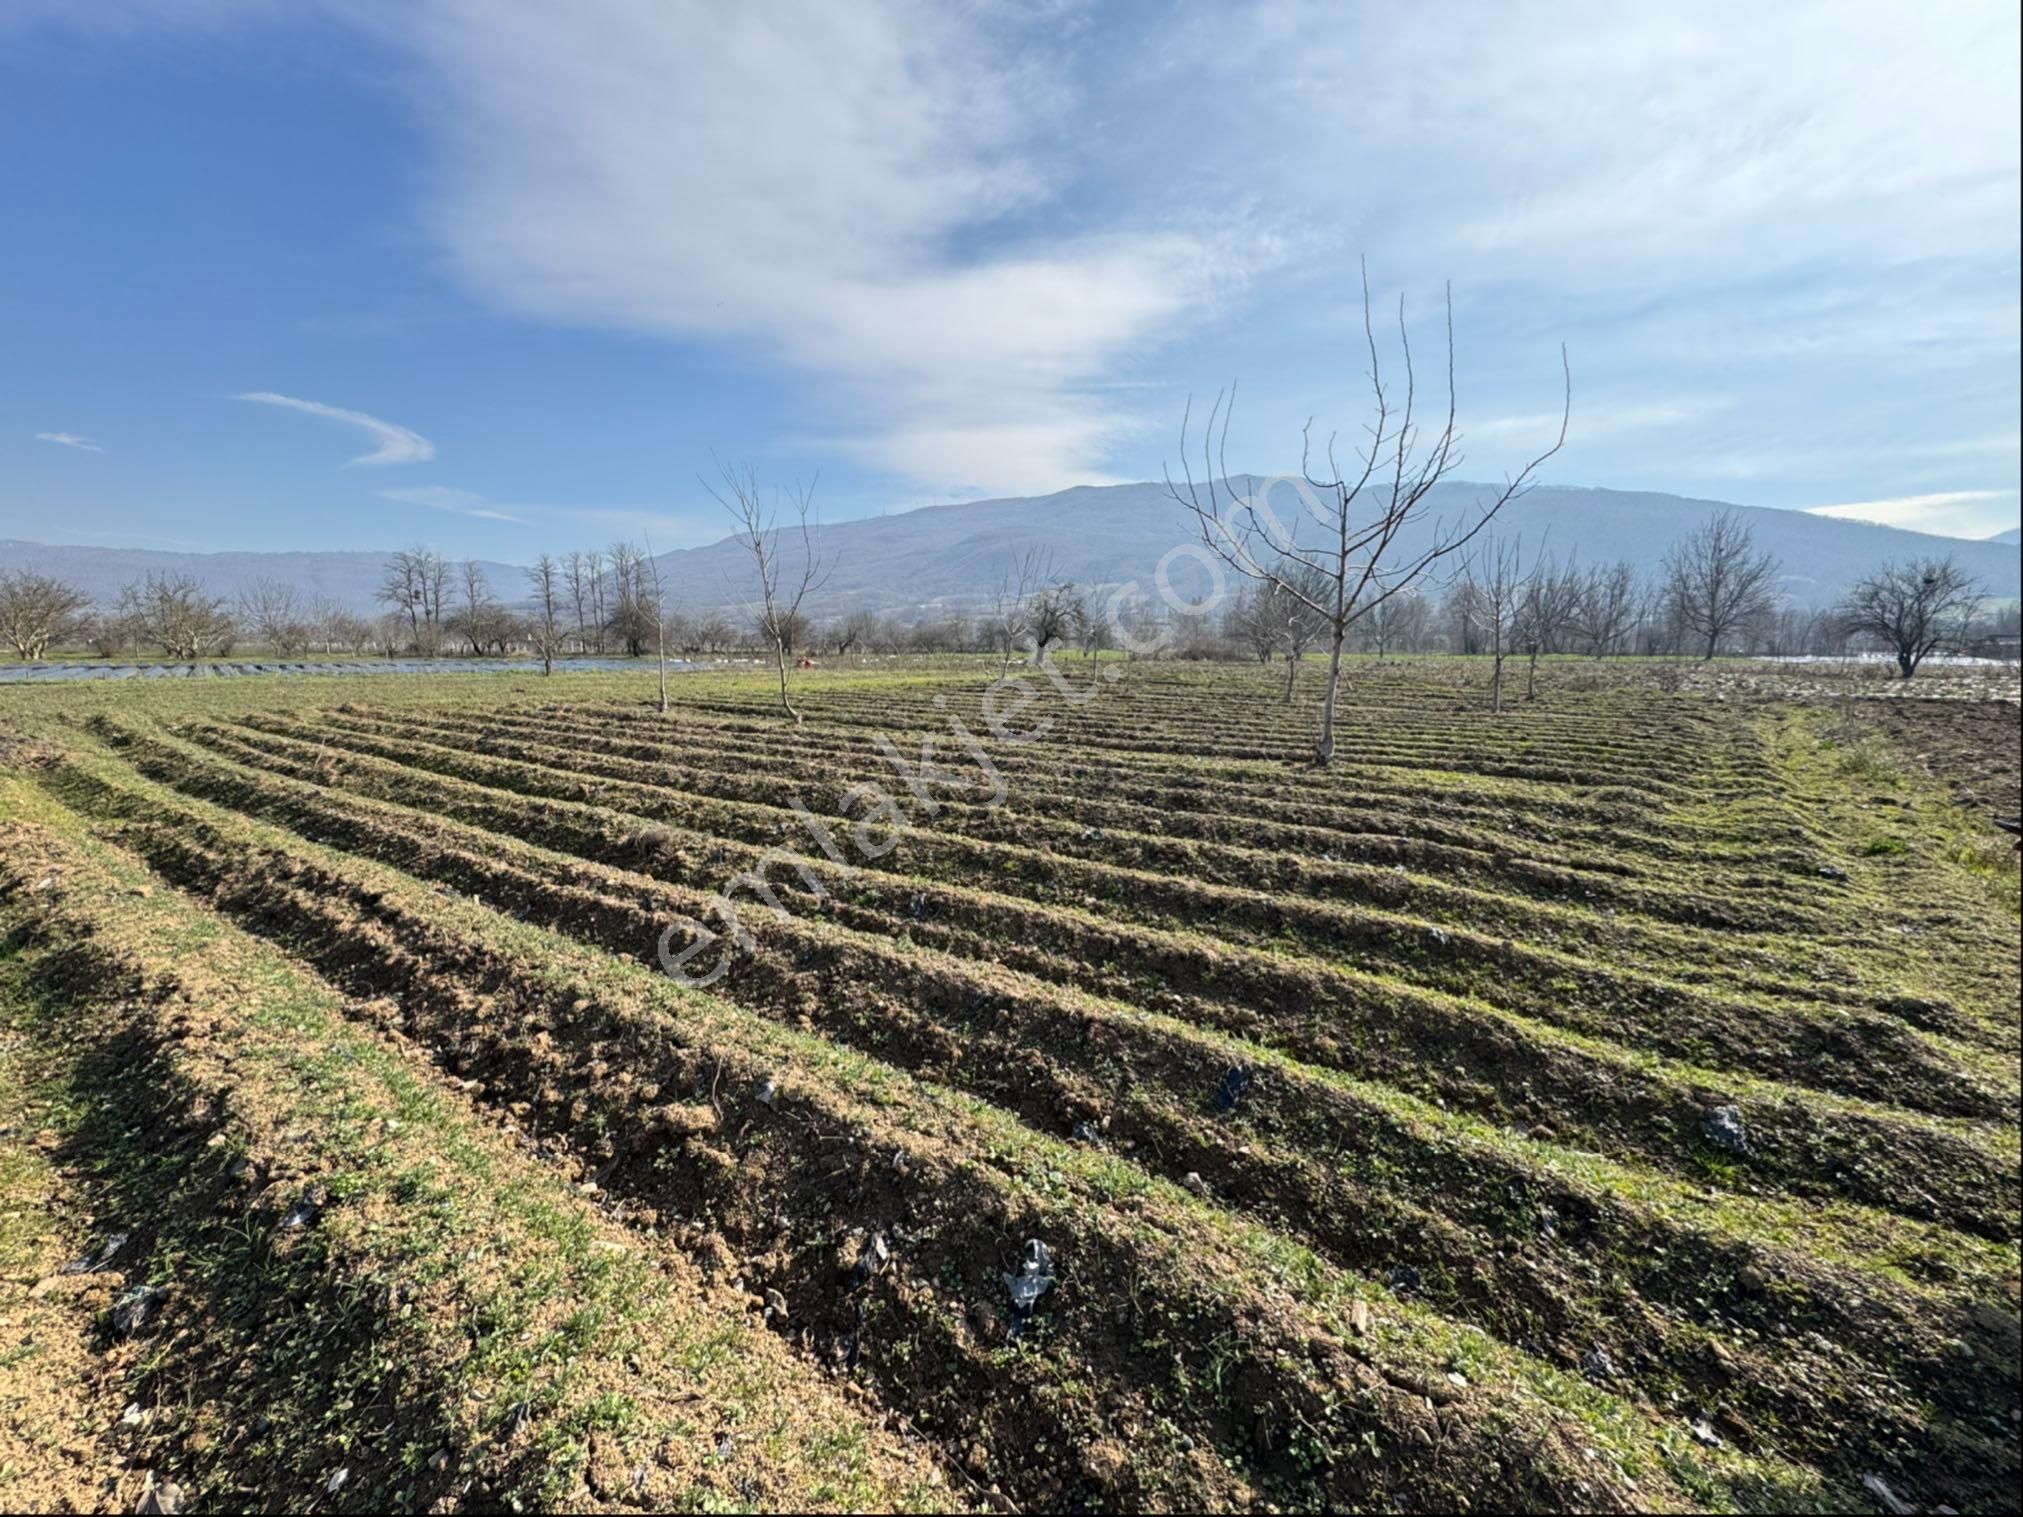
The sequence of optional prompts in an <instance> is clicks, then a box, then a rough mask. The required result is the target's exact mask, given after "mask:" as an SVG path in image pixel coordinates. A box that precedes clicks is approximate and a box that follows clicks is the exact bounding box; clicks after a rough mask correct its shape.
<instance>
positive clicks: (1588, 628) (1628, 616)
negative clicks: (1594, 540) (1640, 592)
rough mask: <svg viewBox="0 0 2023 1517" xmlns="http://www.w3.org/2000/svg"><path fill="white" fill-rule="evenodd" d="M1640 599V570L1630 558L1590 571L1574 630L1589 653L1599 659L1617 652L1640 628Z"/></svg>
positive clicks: (1599, 566)
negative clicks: (1624, 641) (1638, 585)
mask: <svg viewBox="0 0 2023 1517" xmlns="http://www.w3.org/2000/svg"><path fill="white" fill-rule="evenodd" d="M1637 600H1638V596H1637V570H1636V566H1635V565H1634V564H1632V563H1630V561H1629V560H1628V559H1620V560H1618V561H1617V562H1615V563H1613V564H1597V565H1595V566H1594V568H1592V569H1590V570H1588V572H1587V574H1586V576H1585V577H1584V578H1583V579H1582V580H1581V584H1580V596H1579V599H1578V601H1577V603H1576V605H1575V608H1574V630H1575V631H1577V632H1578V633H1579V635H1580V637H1581V639H1582V641H1583V642H1585V643H1586V644H1587V650H1588V652H1590V653H1592V654H1593V655H1594V656H1595V657H1596V658H1602V657H1604V656H1605V655H1607V654H1610V653H1613V652H1615V650H1616V648H1617V647H1618V646H1619V645H1620V644H1621V643H1622V641H1623V639H1624V638H1626V637H1628V636H1629V634H1630V633H1631V632H1633V631H1634V630H1635V629H1636V625H1637V617H1638V615H1639V612H1640V609H1641V608H1640V607H1639V606H1638V604H1637Z"/></svg>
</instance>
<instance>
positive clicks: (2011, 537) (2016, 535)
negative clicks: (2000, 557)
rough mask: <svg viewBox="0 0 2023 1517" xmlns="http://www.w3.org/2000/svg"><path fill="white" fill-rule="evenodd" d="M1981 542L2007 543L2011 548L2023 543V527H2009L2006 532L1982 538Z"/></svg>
mask: <svg viewBox="0 0 2023 1517" xmlns="http://www.w3.org/2000/svg"><path fill="white" fill-rule="evenodd" d="M1981 540H1982V541H1983V542H1989V543H2009V544H2011V545H2012V546H2013V545H2015V544H2019V543H2023V527H2011V528H2010V529H2009V530H2008V531H2006V532H1997V533H1996V534H1995V535H1994V536H1992V537H1984V538H1982V539H1981Z"/></svg>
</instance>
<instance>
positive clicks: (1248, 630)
mask: <svg viewBox="0 0 2023 1517" xmlns="http://www.w3.org/2000/svg"><path fill="white" fill-rule="evenodd" d="M1269 594H1270V587H1269V586H1268V585H1263V584H1254V583H1253V584H1248V585H1245V586H1244V587H1243V588H1242V589H1240V590H1238V591H1237V592H1236V594H1235V595H1233V596H1231V597H1230V600H1229V606H1228V608H1227V609H1226V610H1225V611H1224V612H1223V613H1222V635H1223V636H1224V637H1226V638H1228V639H1229V640H1230V641H1231V642H1233V643H1235V644H1236V645H1237V646H1238V647H1240V648H1246V649H1248V650H1249V651H1250V652H1251V653H1252V654H1254V655H1256V658H1257V661H1258V662H1259V663H1260V664H1268V663H1270V662H1271V656H1272V655H1273V654H1274V653H1276V652H1278V644H1279V627H1278V624H1277V622H1276V620H1275V619H1274V618H1273V616H1272V615H1271V607H1270V602H1269Z"/></svg>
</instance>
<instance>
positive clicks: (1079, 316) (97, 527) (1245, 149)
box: [0, 0, 2019, 560]
mask: <svg viewBox="0 0 2023 1517" xmlns="http://www.w3.org/2000/svg"><path fill="white" fill-rule="evenodd" d="M1464 14H1465V15H1466V16H1467V19H1466V21H1465V22H1464V21H1460V20H1457V17H1459V16H1461V15H1464ZM2017 55H2018V36H2017V14H2016V8H2015V6H2014V5H2013V4H2012V3H1985V4H1982V3H1966V0H1960V3H1953V4H1947V5H1942V6H1931V7H1907V6H1903V5H1900V4H1897V3H1894V0H1890V3H1869V0H1825V3H1816V4H1815V3H1806V0H1790V3H1783V4H1779V5H1777V6H1763V5H1761V4H1747V5H1744V4H1724V3H1707V4H1696V5H1693V6H1679V7H1659V6H1623V5H1619V4H1614V3H1606V4H1600V3H1565V0H1556V3H1533V0H1509V3H1499V4H1495V5H1483V6H1480V7H1467V8H1462V7H1450V6H1424V7H1403V6H1363V7H1353V8H1352V7H1346V6H1342V5H1339V4H1324V5H1311V6H1309V5H1301V4H1293V3H1281V0H1262V3H1259V4H1255V5H1236V6H1228V7H1204V6H1183V5H1177V4H1176V5H1172V6H1158V5H1152V4H1142V5H1135V6H1124V7H1111V8H1107V9H1099V8H1097V7H1095V6H1093V5H1078V4H1071V3H1039V4H1032V5H1009V4H997V3H990V0H984V3H978V4H972V5H968V6H962V7H955V6H947V5H925V4H921V5H914V4H895V3H886V0H856V3H853V4H851V5H848V6H842V5H834V4H820V5H803V6H796V5H792V4H788V3H784V0H782V3H777V4H768V5H765V6H759V7H752V6H729V5H725V6H701V5H682V4H676V3H670V0H577V3H575V4H571V5H566V6H561V5H554V4H550V3H546V0H407V3H401V4H380V3H375V0H328V3H323V0H293V3H281V0H272V3H262V0H154V3H148V4H142V3H138V0H94V3H93V4H91V5H89V6H77V5H74V4H57V3H44V0H0V121H4V131H0V227H4V229H5V230H4V235H0V292H4V293H0V536H15V537H28V538H34V539H39V540H42V541H51V542H75V543H104V544H108V545H111V544H119V545H126V546H137V547H191V548H212V549H223V548H261V549H283V548H381V547H386V546H390V545H393V544H396V543H403V542H412V541H426V542H431V543H434V544H436V545H438V546H441V547H443V548H445V549H446V550H448V551H450V552H452V553H456V554H475V555H483V556H487V557H495V558H500V559H507V560H525V559H527V558H528V557H530V556H532V555H533V554H534V553H537V552H540V551H543V550H546V549H562V548H567V547H570V546H577V545H586V544H596V543H600V542H604V541H608V540H609V539H611V538H613V537H617V536H621V535H629V536H632V537H634V538H637V537H638V536H639V535H640V534H641V533H642V532H650V533H651V534H652V539H653V542H654V545H655V546H656V547H657V548H659V547H671V546H680V545H684V544H690V543H695V542H701V541H708V540H712V539H714V538H716V537H718V536H721V535H722V532H723V530H724V527H723V522H722V519H721V517H720V515H719V514H718V513H717V511H716V508H715V507H714V506H713V505H712V504H711V503H710V502H709V500H708V499H707V497H706V496H705V495H704V494H703V492H702V490H701V488H700V487H699V486H698V485H697V483H696V475H697V473H698V471H706V470H708V469H709V467H710V455H711V453H712V450H714V451H715V452H716V453H719V454H722V455H725V456H727V457H735V458H744V459H750V460H751V461H752V462H754V463H755V464H756V465H757V466H758V468H759V469H760V471H761V473H762V474H763V475H765V476H768V477H772V478H776V479H781V480H786V479H790V478H793V477H795V476H802V477H805V476H808V475H811V474H814V473H816V472H818V471H819V473H820V476H821V486H820V490H819V492H818V499H819V500H820V501H821V502H822V503H823V505H824V510H825V513H826V514H827V515H828V516H830V517H832V518H841V517H847V516H856V515H864V514H870V513H875V512H880V511H891V510H902V509H906V508H908V507H911V506H915V505H921V504H926V503H929V502H934V501H943V500H955V499H965V498H974V497H979V496H986V495H1000V494H1024V493H1036V492H1040V491H1044V490H1051V489H1057V488H1062V487H1064V486H1067V485H1070V484H1075V483H1082V482H1091V481H1103V480H1118V479H1140V478H1154V477H1157V475H1158V473H1159V470H1160V467H1161V464H1162V461H1164V460H1167V459H1170V458H1172V457H1173V455H1174V453H1175V437H1176V433H1177V430H1178V426H1179V420H1180V415H1181V410H1182V406H1183V404H1184V403H1185V401H1186V399H1187V396H1188V395H1189V393H1190V392H1192V393H1195V394H1197V395H1202V396H1205V395H1207V394H1210V393H1212V392H1214V391H1215V390H1216V389H1217V388H1218V387H1220V386H1221V385H1223V384H1225V383H1227V382H1228V381H1229V380H1231V379H1236V380H1239V381H1240V382H1241V385H1242V400H1241V403H1240V405H1239V408H1238V411H1237V414H1236V424H1235V426H1234V428H1233V430H1232V432H1231V434H1230V461H1231V464H1232V467H1235V468H1240V469H1250V470H1257V471H1260V472H1270V471H1274V470H1277V469H1280V468H1284V467H1288V466H1290V465H1291V464H1293V463H1294V462H1296V460H1297V447H1298V432H1299V427H1300V424H1301V423H1302V422H1303V421H1304V420H1305V419H1306V417H1307V416H1308V415H1309V414H1318V415H1319V417H1320V418H1321V421H1322V424H1323V425H1325V424H1327V423H1328V422H1330V421H1335V422H1339V423H1341V424H1342V425H1344V426H1345V427H1353V426H1355V425H1356V424H1357V421H1358V419H1359V417H1360V415H1361V411H1360V409H1359V400H1360V396H1361V393H1362V391H1361V386H1362V383H1363V381H1362V371H1363V368H1364V362H1365V360H1364V356H1363V353H1362V350H1361V333H1360V319H1361V318H1360V307H1359V304H1358V299H1357V284H1356V274H1355V269H1356V261H1357V259H1358V257H1366V258H1367V259H1368V262H1369V267H1370V273H1371V280H1372V284H1373V286H1374V287H1375V288H1376V290H1377V291H1378V295H1379V299H1380V301H1381V302H1388V301H1390V300H1393V299H1395V298H1396V296H1397V295H1398V294H1399V293H1400V292H1402V293H1403V294H1404V295H1405V296H1406V298H1407V302H1408V313H1409V314H1411V315H1412V316H1413V317H1414V319H1415V321H1416V323H1417V326H1416V330H1417V332H1418V336H1419V341H1420V352H1421V355H1422V357H1423V356H1430V354H1431V350H1432V348H1433V347H1434V345H1435V344H1436V342H1437V335H1438V314H1439V299H1440V290H1441V285H1442V281H1443V280H1449V279H1451V281H1452V283H1453V287H1454V299H1455V317H1456V324H1457V336H1458V346H1459V363H1460V379H1461V419H1462V425H1463V428H1464V431H1465V432H1466V434H1467V438H1468V441H1467V444H1466V451H1467V454H1468V466H1467V467H1466V468H1465V469H1464V470H1463V471H1462V472H1463V473H1464V474H1465V475H1469V476H1473V477H1494V476H1496V475H1498V474H1500V473H1501V472H1502V471H1503V470H1504V469H1506V468H1509V467H1514V466H1516V465H1517V464H1518V463H1520V462H1521V461H1522V458H1523V456H1525V455H1527V454H1528V452H1531V451H1536V449H1537V446H1538V445H1539V444H1540V442H1541V441H1542V440H1543V439H1544V438H1545V437H1547V436H1548V435H1549V432H1550V428H1551V415H1550V413H1552V412H1553V411H1554V409H1555V407H1556V404H1557V399H1558V383H1559V372H1558V359H1557V350H1558V345H1559V344H1560V343H1561V342H1564V343H1565V344H1566V345H1567V347H1568V349H1569V351H1570V354H1571V359H1572V364H1573V370H1574V383H1575V400H1574V418H1573V429H1572V434H1571V439H1570V441H1569V444H1568V447H1567V449H1566V451H1565V452H1564V453H1563V454H1562V455H1561V456H1560V457H1559V458H1558V459H1555V460H1554V462H1553V465H1552V468H1551V473H1550V475H1549V478H1550V479H1551V480H1552V481H1553V482H1557V483H1567V484H1595V485H1608V486H1615V487H1621V488H1638V489H1656V490H1670V491H1676V492H1678V493H1682V494H1690V495H1702V496H1711V497H1715V498H1720V499H1728V500H1737V501H1743V502H1747V503H1750V504H1756V505H1770V506H1787V507H1796V508H1832V509H1835V510H1837V511H1839V512H1842V513H1843V514H1849V515H1857V516H1862V517H1864V518H1866V519H1871V520H1883V521H1889V522H1892V523H1894V524H1898V525H1904V526H1915V527H1921V528H1924V529H1926V530H1935V531H1945V532H1953V533H1958V534H1961V535H1983V534H1985V533H1988V532H1993V531H1996V530H1999V529H2000V528H2003V527H2006V526H2013V525H2015V524H2016V522H2017V520H2018V494H2017V490H2018V474H2019V464H2018V458H2019V441H2018V363H2019V335H2018V327H2019V303H2018V283H2019V239H2018V221H2019V204H2018V148H2017V131H2016V122H2017V119H2018V79H2017ZM1387 309H1388V308H1387Z"/></svg>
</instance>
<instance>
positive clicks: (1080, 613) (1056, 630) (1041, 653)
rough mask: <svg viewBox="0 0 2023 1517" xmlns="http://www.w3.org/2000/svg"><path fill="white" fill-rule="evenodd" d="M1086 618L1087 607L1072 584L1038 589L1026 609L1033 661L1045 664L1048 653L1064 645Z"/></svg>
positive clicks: (1064, 583)
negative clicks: (1055, 645) (1057, 644)
mask: <svg viewBox="0 0 2023 1517" xmlns="http://www.w3.org/2000/svg"><path fill="white" fill-rule="evenodd" d="M1087 615H1088V605H1087V604H1086V602H1085V601H1084V600H1083V598H1082V595H1081V593H1080V592H1079V591H1077V590H1076V589H1075V587H1074V585H1073V583H1072V582H1070V581H1068V580H1062V581H1061V582H1060V583H1059V584H1057V585H1047V586H1045V587H1043V588H1042V589H1041V590H1039V591H1038V592H1037V593H1036V594H1035V595H1034V596H1033V597H1032V600H1031V602H1030V604H1029V605H1028V607H1027V617H1026V621H1027V628H1026V630H1027V635H1028V636H1029V637H1031V638H1032V640H1033V659H1034V661H1035V662H1037V663H1044V662H1045V661H1046V660H1047V659H1048V658H1049V657H1050V656H1051V655H1050V654H1049V652H1048V650H1049V649H1050V648H1052V647H1053V645H1054V644H1056V643H1061V642H1066V641H1067V639H1068V637H1069V635H1070V634H1071V633H1073V631H1074V630H1075V628H1076V627H1077V626H1079V625H1080V624H1081V622H1082V620H1083V619H1084V618H1085V617H1086V616H1087Z"/></svg>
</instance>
